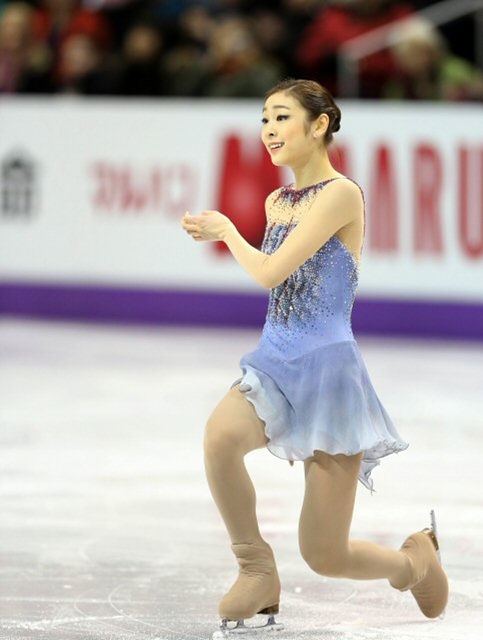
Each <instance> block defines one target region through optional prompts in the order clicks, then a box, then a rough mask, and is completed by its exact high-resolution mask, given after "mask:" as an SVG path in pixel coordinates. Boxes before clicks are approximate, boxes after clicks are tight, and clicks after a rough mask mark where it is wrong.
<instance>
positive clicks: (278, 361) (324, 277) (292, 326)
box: [231, 178, 409, 491]
mask: <svg viewBox="0 0 483 640" xmlns="http://www.w3.org/2000/svg"><path fill="white" fill-rule="evenodd" d="M337 179H339V178H332V179H330V180H325V181H324V182H320V183H317V184H315V185H312V186H309V187H305V188H304V189H293V187H292V186H291V185H289V186H285V187H281V188H280V189H277V190H275V191H274V192H273V193H272V194H271V195H270V199H271V201H270V205H271V206H270V207H269V212H270V218H269V220H268V222H267V227H266V230H265V236H264V239H263V244H262V247H261V250H262V252H263V253H266V254H272V253H273V252H274V251H275V250H276V249H277V248H278V247H279V246H280V245H281V243H282V242H283V240H284V238H285V237H286V236H287V234H288V233H290V231H291V230H292V229H293V228H294V227H295V226H296V224H297V223H298V222H299V221H300V219H301V217H302V216H303V215H304V213H306V212H307V211H308V210H309V208H310V206H311V204H312V202H313V200H314V198H315V196H316V194H317V193H318V192H319V190H320V189H323V188H324V186H325V185H326V184H327V183H328V182H331V181H332V180H337ZM356 184H357V183H356ZM357 186H359V185H357ZM359 188H360V187H359ZM361 193H362V196H363V197H364V194H363V192H362V189H361ZM364 215H365V212H364ZM358 280H359V267H358V264H357V263H356V261H355V259H354V257H353V256H352V254H351V253H350V251H349V250H348V248H347V247H346V246H345V244H343V243H342V241H341V240H339V238H338V237H336V236H335V235H333V236H332V237H331V238H330V239H329V240H328V241H327V242H326V243H325V244H324V245H323V247H321V248H320V249H319V250H318V251H317V253H315V255H313V256H312V257H311V258H310V259H309V260H307V261H306V262H305V263H304V264H303V265H301V266H300V267H299V268H298V269H297V270H296V271H295V272H294V273H292V274H291V275H290V276H289V277H288V278H287V279H286V280H285V281H284V282H283V283H281V284H280V285H278V286H277V287H274V288H273V289H271V290H270V296H269V305H268V311H267V316H266V319H265V324H264V326H263V330H262V334H261V337H260V340H259V343H258V346H257V348H256V349H255V350H254V351H251V352H250V353H247V354H245V355H244V356H243V357H242V358H241V360H240V363H239V365H240V368H241V369H242V372H243V376H242V377H241V378H238V379H237V380H236V381H235V382H233V384H232V385H231V387H234V386H235V385H236V384H238V383H239V382H240V383H241V384H240V387H239V389H240V391H241V392H243V393H244V394H245V396H246V398H247V399H248V400H249V401H250V402H251V403H252V404H253V406H254V407H255V410H256V412H257V415H258V416H259V418H260V419H261V420H263V421H264V422H265V433H266V435H267V437H268V438H269V439H270V441H269V442H268V444H267V448H268V449H269V451H270V452H271V453H273V454H274V455H275V456H277V457H279V458H283V459H285V460H305V459H306V458H309V457H311V456H313V455H314V451H316V450H320V451H326V452H327V453H330V454H336V453H343V454H345V455H354V454H356V453H359V452H360V451H363V452H364V454H363V460H362V463H361V469H360V473H359V480H360V481H361V482H362V483H363V484H364V485H365V486H366V487H367V488H368V489H370V490H371V491H372V490H373V481H372V479H371V478H370V474H371V471H372V469H373V468H374V467H375V466H376V465H378V464H379V460H380V458H383V457H384V456H387V455H389V454H391V453H396V452H399V451H403V450H404V449H406V448H407V447H408V446H409V445H408V443H407V442H405V441H404V440H402V438H401V437H400V436H399V434H398V433H397V431H396V428H395V426H394V424H393V423H392V421H391V418H390V417H389V415H388V414H387V413H386V411H385V409H384V407H383V405H382V404H381V402H380V400H379V398H378V396H377V394H376V392H375V390H374V388H373V386H372V383H371V380H370V378H369V374H368V372H367V369H366V367H365V364H364V361H363V359H362V356H361V353H360V351H359V347H358V345H357V342H356V340H355V338H354V335H353V333H352V326H351V314H352V307H353V304H354V298H355V293H356V288H357V284H358Z"/></svg>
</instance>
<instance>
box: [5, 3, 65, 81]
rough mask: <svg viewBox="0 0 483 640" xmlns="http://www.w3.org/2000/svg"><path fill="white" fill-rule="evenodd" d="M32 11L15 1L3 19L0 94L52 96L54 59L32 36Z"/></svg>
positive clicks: (8, 7)
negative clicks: (44, 94)
mask: <svg viewBox="0 0 483 640" xmlns="http://www.w3.org/2000/svg"><path fill="white" fill-rule="evenodd" d="M33 16H34V12H33V9H32V8H31V7H30V6H29V5H28V4H26V3H24V2H12V3H10V4H9V5H7V6H6V7H5V9H4V10H3V13H2V15H1V16H0V93H52V92H53V91H54V86H53V83H52V81H51V79H50V69H51V64H52V57H51V55H50V53H49V51H48V49H47V47H46V46H45V45H44V44H42V43H36V42H35V41H34V36H33Z"/></svg>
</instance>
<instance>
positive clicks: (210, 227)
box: [181, 210, 234, 241]
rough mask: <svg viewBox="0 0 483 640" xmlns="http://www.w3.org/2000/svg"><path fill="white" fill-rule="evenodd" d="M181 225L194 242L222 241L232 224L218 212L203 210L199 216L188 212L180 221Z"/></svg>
mask: <svg viewBox="0 0 483 640" xmlns="http://www.w3.org/2000/svg"><path fill="white" fill-rule="evenodd" d="M181 225H182V227H183V229H184V230H185V231H187V232H188V234H189V235H190V236H191V237H192V238H193V239H194V240H208V241H214V240H223V239H224V238H225V235H226V233H227V231H228V230H229V229H230V227H234V224H233V222H232V221H231V220H230V219H229V218H227V217H226V216H224V215H223V214H222V213H220V212H219V211H208V210H205V211H203V212H202V213H201V215H199V216H192V215H190V214H189V212H188V211H186V213H185V214H184V216H183V218H182V219H181Z"/></svg>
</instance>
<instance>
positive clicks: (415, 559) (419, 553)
mask: <svg viewBox="0 0 483 640" xmlns="http://www.w3.org/2000/svg"><path fill="white" fill-rule="evenodd" d="M400 551H402V552H403V553H405V554H406V555H407V556H408V558H409V561H410V564H411V568H412V578H411V580H410V582H409V583H408V584H406V585H404V586H402V587H401V586H397V585H395V584H392V583H391V585H392V586H393V587H395V588H396V589H399V591H407V590H408V589H409V590H410V591H411V593H412V594H413V596H414V598H415V600H416V602H417V603H418V606H419V608H420V609H421V611H422V612H423V613H424V615H425V616H426V617H428V618H437V617H438V616H439V617H440V618H442V617H443V616H444V611H445V608H446V604H447V602H448V578H447V577H446V574H445V572H444V570H443V568H442V566H441V552H440V549H439V542H438V538H437V531H436V519H435V516H434V511H433V510H431V527H430V528H426V529H423V530H422V531H419V532H418V533H413V534H412V535H410V536H409V537H408V538H407V539H406V540H405V542H404V543H403V545H402V547H401V548H400Z"/></svg>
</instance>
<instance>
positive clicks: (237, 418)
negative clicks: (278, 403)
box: [204, 385, 268, 543]
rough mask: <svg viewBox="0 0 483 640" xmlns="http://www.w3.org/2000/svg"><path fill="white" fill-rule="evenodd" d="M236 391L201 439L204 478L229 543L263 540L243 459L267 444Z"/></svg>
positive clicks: (216, 412) (212, 417)
mask: <svg viewBox="0 0 483 640" xmlns="http://www.w3.org/2000/svg"><path fill="white" fill-rule="evenodd" d="M238 387H239V385H236V386H235V387H233V388H231V389H230V390H229V391H228V392H227V393H226V395H225V396H224V397H223V398H222V400H221V401H220V402H219V404H218V405H217V406H216V407H215V409H214V410H213V412H212V414H211V415H210V417H209V419H208V422H207V424H206V430H205V438H204V460H205V471H206V478H207V480H208V485H209V487H210V491H211V493H212V496H213V499H214V501H215V503H216V506H217V507H218V510H219V512H220V514H221V516H222V518H223V520H224V522H225V526H226V529H227V531H228V534H229V536H230V538H231V541H232V543H238V542H246V541H247V540H257V539H258V540H261V539H262V538H261V535H260V531H259V528H258V522H257V516H256V495H255V489H254V487H253V483H252V481H251V479H250V476H249V475H248V472H247V470H246V467H245V463H244V460H243V458H244V456H245V455H246V454H247V453H249V452H250V451H253V450H254V449H260V448H262V447H264V446H265V444H266V443H267V442H268V438H267V437H266V436H265V432H264V424H265V423H264V422H263V421H262V420H260V418H259V417H258V416H257V413H256V411H255V409H254V407H253V405H252V404H251V403H250V402H249V401H248V400H247V399H246V398H245V396H244V395H243V393H242V392H241V391H240V390H239V388H238Z"/></svg>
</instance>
